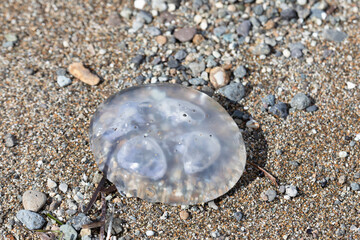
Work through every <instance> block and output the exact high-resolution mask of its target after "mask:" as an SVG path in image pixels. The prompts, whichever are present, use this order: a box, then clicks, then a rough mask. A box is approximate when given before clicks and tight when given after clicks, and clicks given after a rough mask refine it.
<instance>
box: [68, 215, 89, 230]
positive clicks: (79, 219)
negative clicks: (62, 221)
mask: <svg viewBox="0 0 360 240" xmlns="http://www.w3.org/2000/svg"><path fill="white" fill-rule="evenodd" d="M91 222H92V221H91V220H90V218H89V217H88V216H86V215H85V214H84V213H79V214H78V215H77V216H75V217H73V218H71V219H70V220H69V221H68V222H67V223H68V224H71V226H73V228H75V230H76V231H79V230H80V229H81V228H82V225H85V224H89V223H91Z"/></svg>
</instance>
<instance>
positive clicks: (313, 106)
mask: <svg viewBox="0 0 360 240" xmlns="http://www.w3.org/2000/svg"><path fill="white" fill-rule="evenodd" d="M317 110H319V108H318V106H316V105H312V106H310V107H307V108H306V111H307V112H316V111H317Z"/></svg>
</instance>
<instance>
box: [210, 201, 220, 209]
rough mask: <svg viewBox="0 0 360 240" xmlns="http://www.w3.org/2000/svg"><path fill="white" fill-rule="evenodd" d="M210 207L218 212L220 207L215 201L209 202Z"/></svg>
mask: <svg viewBox="0 0 360 240" xmlns="http://www.w3.org/2000/svg"><path fill="white" fill-rule="evenodd" d="M208 206H209V207H211V208H212V209H214V210H218V209H219V207H218V206H217V205H216V203H215V202H214V201H210V202H208Z"/></svg>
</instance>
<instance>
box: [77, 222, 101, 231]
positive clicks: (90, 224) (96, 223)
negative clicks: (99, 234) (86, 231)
mask: <svg viewBox="0 0 360 240" xmlns="http://www.w3.org/2000/svg"><path fill="white" fill-rule="evenodd" d="M104 224H105V222H104V221H98V222H93V223H89V224H84V225H82V226H81V228H90V229H91V228H98V227H101V226H102V225H104Z"/></svg>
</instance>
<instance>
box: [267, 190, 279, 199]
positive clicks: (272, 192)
mask: <svg viewBox="0 0 360 240" xmlns="http://www.w3.org/2000/svg"><path fill="white" fill-rule="evenodd" d="M265 195H266V196H267V197H268V201H269V202H272V201H274V199H275V198H276V195H277V194H276V191H275V190H273V189H269V190H267V191H266V192H265Z"/></svg>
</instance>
